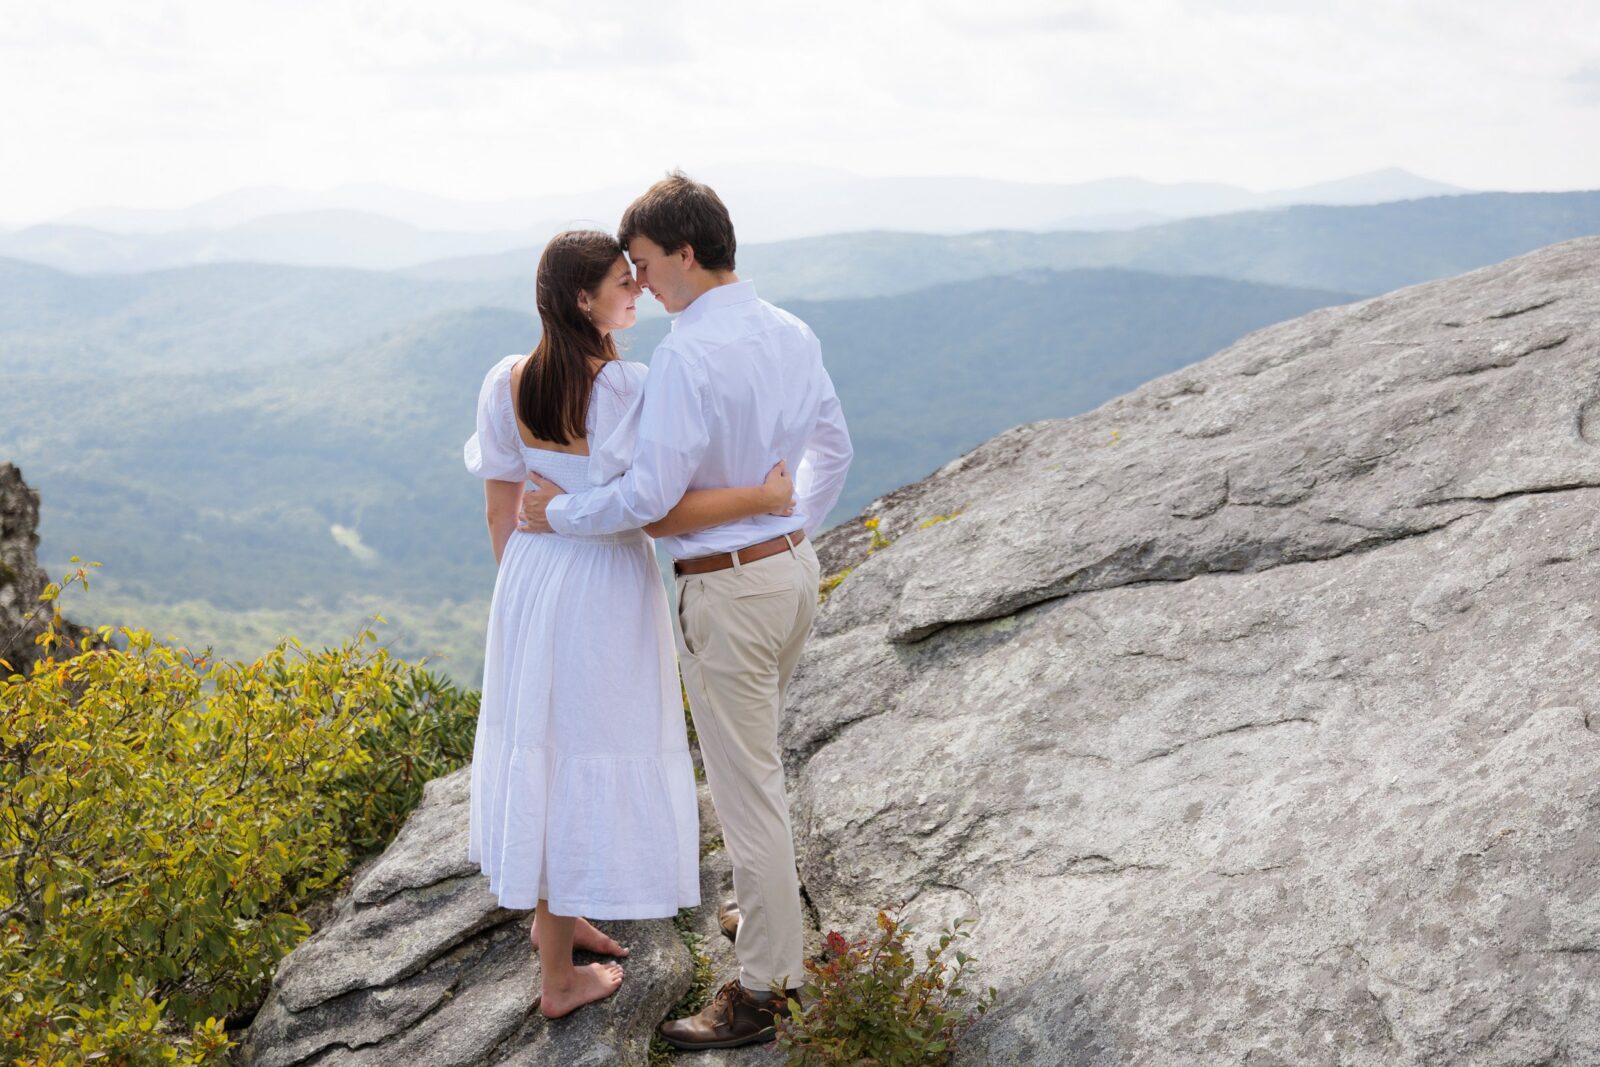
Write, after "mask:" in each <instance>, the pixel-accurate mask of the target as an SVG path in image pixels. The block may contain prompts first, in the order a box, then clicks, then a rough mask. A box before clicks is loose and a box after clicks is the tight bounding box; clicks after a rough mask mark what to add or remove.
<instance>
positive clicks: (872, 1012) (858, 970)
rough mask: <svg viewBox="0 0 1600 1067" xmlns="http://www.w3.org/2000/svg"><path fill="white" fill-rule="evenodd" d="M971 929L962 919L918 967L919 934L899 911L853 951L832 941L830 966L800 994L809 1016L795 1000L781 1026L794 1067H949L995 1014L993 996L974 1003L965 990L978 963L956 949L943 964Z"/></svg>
mask: <svg viewBox="0 0 1600 1067" xmlns="http://www.w3.org/2000/svg"><path fill="white" fill-rule="evenodd" d="M971 921H972V920H970V919H957V920H956V921H955V922H954V923H952V924H951V925H950V927H949V929H948V930H947V931H946V932H945V933H943V934H941V935H940V936H939V941H938V944H937V946H932V945H930V946H928V947H927V948H926V949H924V950H923V951H924V955H925V957H926V958H925V960H924V962H923V964H922V965H921V966H920V967H919V966H918V965H917V960H916V953H915V951H914V950H913V949H911V948H910V947H909V944H910V942H911V941H912V940H913V931H912V929H911V927H910V926H908V925H907V924H906V922H905V920H904V919H902V918H901V917H900V916H899V915H898V914H897V909H888V910H885V911H880V912H879V913H878V924H877V925H878V930H877V933H876V935H874V936H873V937H871V938H867V939H863V940H861V941H847V940H845V938H844V936H843V935H842V934H839V933H837V932H833V933H829V934H828V938H827V942H828V953H827V957H826V958H825V959H823V960H821V961H818V960H807V961H806V964H805V967H806V971H807V974H808V978H807V980H806V982H805V984H804V986H802V987H801V996H802V998H803V999H804V1006H802V1005H801V1004H799V1003H797V1002H796V1001H794V1000H793V999H790V1000H789V1002H788V1014H787V1015H782V1014H780V1015H779V1017H778V1022H777V1030H778V1045H779V1047H780V1048H782V1049H783V1050H784V1052H785V1053H786V1055H787V1056H788V1061H789V1064H790V1067H843V1065H846V1064H849V1065H851V1067H861V1065H871V1067H924V1065H935V1067H936V1065H939V1064H946V1063H949V1062H950V1058H951V1057H952V1056H953V1055H954V1051H955V1042H956V1039H957V1038H958V1037H960V1036H961V1034H962V1033H963V1032H965V1030H966V1029H967V1028H968V1027H969V1026H971V1025H972V1024H973V1023H974V1022H976V1021H977V1019H978V1017H979V1016H980V1015H982V1014H983V1013H984V1012H986V1011H988V1010H989V1005H990V1004H991V1003H993V1001H994V996H995V991H994V989H993V988H990V989H988V990H986V991H985V992H983V993H982V994H980V995H978V996H977V997H976V998H975V999H974V1000H973V1001H972V1003H971V1005H970V1007H969V1006H968V1005H967V1004H966V1003H964V1002H965V1001H967V999H968V998H969V997H970V996H971V995H972V994H971V993H970V992H969V991H968V990H967V988H966V986H965V985H964V984H963V982H964V980H965V978H966V971H967V968H968V967H969V966H971V965H972V964H973V963H975V962H977V961H976V960H975V959H973V957H971V956H968V955H967V954H966V953H964V952H962V951H960V950H959V949H957V950H956V951H955V952H954V953H953V958H954V960H955V962H954V964H950V963H947V962H945V958H944V957H945V955H946V953H949V952H950V951H951V947H952V946H953V945H955V944H956V943H957V942H958V941H959V940H961V939H964V938H967V937H970V936H971V935H970V933H969V932H968V931H967V930H965V929H963V927H964V926H966V925H969V924H970V923H971Z"/></svg>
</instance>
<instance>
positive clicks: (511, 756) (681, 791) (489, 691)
mask: <svg viewBox="0 0 1600 1067" xmlns="http://www.w3.org/2000/svg"><path fill="white" fill-rule="evenodd" d="M667 612H668V609H667V598H666V591H665V590H664V589H663V587H662V581H661V575H660V572H659V571H658V570H657V568H656V561H655V556H654V553H653V550H652V547H651V542H650V539H649V538H648V537H647V536H645V534H644V533H643V532H642V531H639V530H632V531H628V532H626V533H622V534H617V535H614V536H607V537H596V538H571V537H563V536H560V535H558V534H553V533H552V534H530V533H523V532H521V531H516V532H513V533H512V534H511V538H510V541H509V542H508V543H507V545H506V549H505V552H504V554H503V557H502V560H501V564H500V569H499V574H498V576H497V578H496V580H495V587H494V599H493V602H492V604H491V606H490V609H489V626H488V634H487V639H486V644H485V649H484V668H483V696H482V702H481V704H480V706H479V712H478V726H477V736H476V740H475V743H474V752H473V761H472V808H471V829H470V839H469V843H468V851H467V855H468V858H469V859H470V860H472V861H473V862H475V863H477V864H478V865H479V868H480V869H481V870H482V871H483V873H484V874H486V875H487V876H488V878H489V889H490V891H491V892H492V893H494V894H495V896H496V898H497V899H498V900H499V902H500V905H501V906H502V907H505V908H516V909H526V908H532V907H534V905H535V904H536V903H537V902H538V901H539V900H540V899H544V900H547V901H548V902H549V906H550V910H551V912H552V913H554V914H557V915H582V916H585V917H587V918H591V919H651V918H666V917H669V916H672V915H676V914H677V912H678V909H680V908H686V907H694V906H696V905H698V904H699V902H700V877H699V856H700V850H699V814H698V808H697V805H696V797H695V785H694V766H693V763H692V761H691V759H690V756H689V744H688V736H687V730H686V728H685V725H684V716H683V703H682V697H681V693H680V690H679V686H678V673H677V661H676V659H675V654H674V648H673V643H672V630H671V621H670V617H669V615H668V613H667Z"/></svg>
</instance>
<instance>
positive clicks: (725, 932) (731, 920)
mask: <svg viewBox="0 0 1600 1067" xmlns="http://www.w3.org/2000/svg"><path fill="white" fill-rule="evenodd" d="M717 925H718V926H720V927H722V936H723V937H725V938H727V939H728V940H729V941H737V940H739V902H738V901H737V900H725V901H723V902H722V907H720V908H718V909H717Z"/></svg>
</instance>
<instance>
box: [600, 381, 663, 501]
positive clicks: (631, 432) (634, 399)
mask: <svg viewBox="0 0 1600 1067" xmlns="http://www.w3.org/2000/svg"><path fill="white" fill-rule="evenodd" d="M649 370H650V368H649V367H646V366H645V365H644V364H643V363H634V362H632V361H631V360H621V359H619V360H613V361H612V362H610V363H607V364H606V365H605V366H604V367H602V368H600V373H599V375H597V376H596V378H595V382H594V399H593V400H591V401H590V403H589V444H590V448H589V482H590V484H591V485H603V484H604V483H606V482H609V481H610V480H611V479H613V478H617V477H620V476H621V474H622V472H623V471H625V470H627V469H628V466H629V465H630V464H631V463H632V462H633V447H634V443H635V441H636V440H637V438H638V428H639V419H638V415H639V412H638V408H639V398H640V394H642V393H643V392H644V379H645V375H646V374H647V373H648V372H649Z"/></svg>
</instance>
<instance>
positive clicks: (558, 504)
mask: <svg viewBox="0 0 1600 1067" xmlns="http://www.w3.org/2000/svg"><path fill="white" fill-rule="evenodd" d="M571 499H572V494H571V493H562V494H561V495H560V496H556V497H551V498H550V503H549V504H546V505H545V509H544V520H545V521H546V522H548V523H549V524H550V529H552V530H554V531H555V532H556V533H558V534H560V535H561V536H563V537H571V536H572V529H571V527H570V526H569V525H568V524H567V501H569V500H571Z"/></svg>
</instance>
